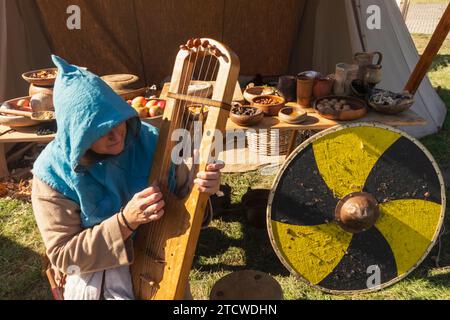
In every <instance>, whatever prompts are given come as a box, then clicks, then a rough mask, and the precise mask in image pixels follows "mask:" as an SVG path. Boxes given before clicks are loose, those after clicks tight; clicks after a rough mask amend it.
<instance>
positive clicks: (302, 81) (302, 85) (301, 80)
mask: <svg viewBox="0 0 450 320" xmlns="http://www.w3.org/2000/svg"><path fill="white" fill-rule="evenodd" d="M313 85H314V78H311V77H308V76H304V75H299V76H297V104H299V105H300V106H301V107H304V108H309V107H310V104H311V98H312V89H313Z"/></svg>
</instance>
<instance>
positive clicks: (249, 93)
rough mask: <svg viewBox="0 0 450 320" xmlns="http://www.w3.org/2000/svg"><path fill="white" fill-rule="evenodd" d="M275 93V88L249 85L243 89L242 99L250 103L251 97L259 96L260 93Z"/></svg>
mask: <svg viewBox="0 0 450 320" xmlns="http://www.w3.org/2000/svg"><path fill="white" fill-rule="evenodd" d="M274 93H275V89H274V88H272V87H263V86H259V87H250V88H247V89H245V91H244V94H243V96H244V99H245V100H247V102H249V103H252V99H253V98H255V97H257V96H261V95H272V94H274Z"/></svg>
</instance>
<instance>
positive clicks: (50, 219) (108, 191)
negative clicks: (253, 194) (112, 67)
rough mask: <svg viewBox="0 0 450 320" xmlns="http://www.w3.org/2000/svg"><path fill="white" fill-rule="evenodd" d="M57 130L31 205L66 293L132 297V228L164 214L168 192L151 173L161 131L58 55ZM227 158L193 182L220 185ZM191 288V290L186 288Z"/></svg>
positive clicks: (208, 188)
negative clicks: (153, 181)
mask: <svg viewBox="0 0 450 320" xmlns="http://www.w3.org/2000/svg"><path fill="white" fill-rule="evenodd" d="M52 59H53V61H54V63H55V64H56V66H57V67H58V76H57V79H56V82H55V87H54V96H53V99H54V104H55V106H56V108H55V109H56V118H57V124H58V132H57V134H56V137H55V139H54V141H52V142H51V143H50V144H49V145H48V146H47V147H46V148H45V149H44V150H43V152H42V153H41V155H40V156H39V158H38V159H37V160H36V162H35V165H34V168H33V173H34V180H33V192H32V203H33V211H34V215H35V217H36V221H37V225H38V227H39V230H40V232H41V235H42V238H43V240H44V244H45V246H46V249H47V256H48V257H49V260H50V262H51V264H52V267H53V269H54V270H55V271H56V274H57V279H60V278H61V276H62V275H68V276H67V278H66V284H65V292H64V298H65V299H133V290H132V283H131V277H130V271H129V265H130V264H131V263H132V262H133V243H132V238H131V236H132V234H133V232H134V231H135V230H136V229H137V228H138V227H139V226H140V225H142V224H146V223H152V222H153V221H156V220H158V219H160V218H161V217H162V216H163V215H164V201H163V194H162V193H161V191H160V189H159V188H158V186H157V184H156V183H154V184H153V185H152V186H150V187H148V184H147V183H148V177H149V173H150V169H151V165H152V160H153V156H154V152H155V148H156V142H157V138H158V133H157V130H156V129H155V128H154V127H152V126H150V125H147V124H144V123H141V121H140V120H139V118H138V115H137V113H136V111H135V110H134V109H133V108H131V107H130V106H129V105H128V104H127V103H126V102H125V101H124V100H123V99H122V98H121V97H119V96H118V95H116V94H115V93H114V92H113V90H112V89H111V88H110V87H109V86H108V85H106V84H105V83H104V82H103V81H102V80H101V79H100V78H99V77H97V76H95V75H94V74H92V73H90V72H88V71H85V70H83V69H81V68H79V67H77V66H73V65H69V64H67V63H66V62H65V61H64V60H62V59H61V58H59V57H57V56H52ZM222 168H223V165H222V164H210V165H208V167H207V171H206V172H201V173H199V174H198V175H197V179H195V180H194V183H195V184H196V185H197V186H198V188H199V191H200V192H205V193H208V194H214V193H216V192H217V191H218V189H219V184H220V169H222ZM188 294H189V293H188Z"/></svg>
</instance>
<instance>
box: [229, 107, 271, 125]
mask: <svg viewBox="0 0 450 320" xmlns="http://www.w3.org/2000/svg"><path fill="white" fill-rule="evenodd" d="M239 107H240V108H244V109H252V110H256V113H255V114H252V115H246V114H236V111H237V108H239ZM263 118H264V113H263V112H262V110H261V109H258V108H255V107H250V106H242V105H240V106H234V107H233V108H232V109H231V111H230V119H231V121H233V122H234V123H236V124H237V125H238V126H241V127H251V126H254V125H256V124H258V123H259V122H260V121H261V120H262V119H263Z"/></svg>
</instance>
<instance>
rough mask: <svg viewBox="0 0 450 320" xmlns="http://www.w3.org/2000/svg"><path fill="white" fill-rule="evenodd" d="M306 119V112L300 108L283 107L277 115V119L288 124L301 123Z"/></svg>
mask: <svg viewBox="0 0 450 320" xmlns="http://www.w3.org/2000/svg"><path fill="white" fill-rule="evenodd" d="M307 117H308V114H307V112H306V111H305V110H304V109H303V108H302V107H298V106H293V107H285V108H283V109H281V110H280V112H279V113H278V118H279V119H280V120H281V121H283V122H286V123H289V124H298V123H302V122H303V121H305V120H306V119H307Z"/></svg>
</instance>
